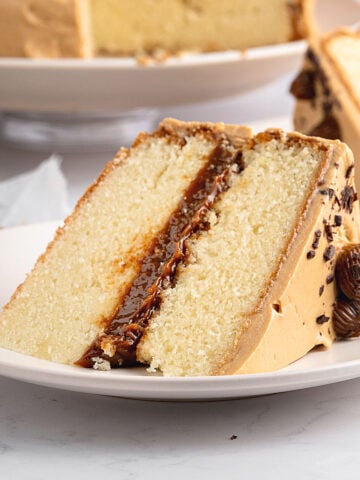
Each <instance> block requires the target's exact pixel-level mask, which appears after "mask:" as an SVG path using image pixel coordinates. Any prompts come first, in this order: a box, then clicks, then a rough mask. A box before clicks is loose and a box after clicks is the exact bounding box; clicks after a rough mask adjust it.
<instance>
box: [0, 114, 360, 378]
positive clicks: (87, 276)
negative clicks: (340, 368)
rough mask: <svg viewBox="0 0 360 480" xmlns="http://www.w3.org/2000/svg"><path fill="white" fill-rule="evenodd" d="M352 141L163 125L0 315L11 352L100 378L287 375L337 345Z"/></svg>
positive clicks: (73, 221)
mask: <svg viewBox="0 0 360 480" xmlns="http://www.w3.org/2000/svg"><path fill="white" fill-rule="evenodd" d="M358 213H359V211H358V202H357V197H356V193H355V190H354V187H353V157H352V154H351V152H350V151H349V149H348V148H347V147H346V146H345V145H344V144H342V143H340V142H332V141H326V140H320V139H313V138H308V137H304V136H302V135H299V134H285V133H284V132H281V131H279V130H269V131H266V132H264V133H262V134H259V135H257V136H255V137H252V136H251V134H250V131H249V130H248V129H246V128H244V127H235V126H225V125H223V124H197V123H188V124H187V123H182V122H177V121H175V120H165V121H164V122H163V123H162V124H161V125H160V126H159V128H158V130H157V131H156V132H154V133H153V134H152V135H147V134H141V135H140V136H139V137H138V139H137V140H136V141H135V143H134V145H133V147H132V148H131V149H130V150H126V149H122V150H120V152H119V154H118V155H117V156H116V157H115V159H114V160H113V161H112V162H110V163H109V164H108V165H107V167H106V168H105V170H104V171H103V172H102V174H101V175H100V177H99V179H98V180H97V181H96V182H95V184H94V185H93V186H92V187H90V189H89V190H88V191H87V192H86V194H85V195H84V197H83V198H82V199H81V200H80V201H79V203H78V205H77V207H76V209H75V211H74V212H73V214H72V215H71V216H70V217H69V218H68V219H67V220H66V222H65V225H64V227H62V228H61V229H60V230H59V231H58V232H57V234H56V237H55V239H54V241H53V242H52V243H51V244H50V245H49V247H48V249H47V251H46V252H45V254H44V255H43V256H42V257H40V259H39V260H38V262H37V264H36V266H35V268H34V269H33V271H32V272H31V273H30V274H29V275H28V277H27V279H26V280H25V282H24V284H23V285H21V286H20V287H19V288H18V290H17V291H16V292H15V294H14V295H13V297H12V299H11V300H10V302H9V303H8V305H7V306H6V307H5V309H4V311H3V313H2V314H1V316H0V345H1V346H2V347H4V348H8V349H11V350H15V351H18V352H21V353H24V354H28V355H33V356H37V357H40V358H44V359H48V360H51V361H55V362H61V363H70V364H72V363H76V364H78V365H82V366H93V367H94V368H97V369H107V368H110V367H121V366H131V365H134V364H138V362H141V363H143V364H145V365H149V366H150V369H151V370H152V371H154V370H157V369H158V370H160V371H162V372H163V373H164V374H165V375H216V374H232V373H254V372H264V371H270V370H275V369H278V368H281V367H283V366H285V365H287V364H289V363H290V362H292V361H294V360H296V359H298V358H300V357H301V356H302V355H304V354H305V353H306V352H308V351H309V350H310V349H311V348H313V347H314V346H315V345H325V346H327V347H330V346H331V344H332V342H333V341H334V339H335V337H336V334H335V332H334V328H333V322H332V310H333V305H334V302H335V300H336V297H337V293H338V292H337V286H336V282H335V281H334V271H335V259H336V256H337V253H338V252H340V251H341V249H342V248H343V247H344V246H346V245H348V244H351V243H356V242H358V241H359V224H358Z"/></svg>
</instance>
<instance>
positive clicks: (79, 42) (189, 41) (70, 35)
mask: <svg viewBox="0 0 360 480" xmlns="http://www.w3.org/2000/svg"><path fill="white" fill-rule="evenodd" d="M309 2H310V0H267V1H264V0H223V1H221V2H219V1H217V0H156V1H153V0H137V1H136V2H134V1H133V0H1V2H0V56H3V57H7V56H8V57H31V58H58V57H89V56H96V55H113V56H119V55H120V56H121V55H142V54H150V55H152V54H156V53H157V52H158V51H159V50H161V51H162V52H166V53H167V54H174V53H179V52H182V51H196V52H199V51H216V50H229V49H244V48H248V47H255V46H259V45H269V44H275V43H282V42H288V41H291V40H295V39H298V38H303V37H304V36H305V35H306V33H307V28H308V27H307V24H308V16H307V14H306V12H307V9H306V6H307V4H308V3H309Z"/></svg>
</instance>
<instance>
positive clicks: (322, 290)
mask: <svg viewBox="0 0 360 480" xmlns="http://www.w3.org/2000/svg"><path fill="white" fill-rule="evenodd" d="M324 289H325V285H321V287H320V288H319V297H321V295H322V294H323V293H324Z"/></svg>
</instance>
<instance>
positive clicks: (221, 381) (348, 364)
mask: <svg viewBox="0 0 360 480" xmlns="http://www.w3.org/2000/svg"><path fill="white" fill-rule="evenodd" d="M55 227H56V224H54V223H43V224H37V225H29V226H26V227H16V228H10V229H3V230H0V266H1V272H2V275H1V278H0V305H3V304H4V303H5V302H6V301H7V300H8V298H9V296H10V295H11V293H12V291H13V290H14V288H15V286H16V285H17V284H18V283H19V282H20V281H21V280H22V279H23V278H24V275H25V272H26V271H28V270H29V269H30V268H31V266H32V265H33V263H34V261H35V259H36V257H37V256H38V254H39V253H41V252H42V250H43V249H44V247H45V245H46V243H47V242H48V241H49V239H50V238H51V237H52V234H53V232H54V230H55ZM0 374H1V375H4V376H6V377H11V378H14V379H17V380H22V381H25V382H30V383H35V384H39V385H45V386H49V387H55V388H61V389H66V390H73V391H79V392H87V393H95V394H101V395H114V396H119V397H125V398H139V399H153V400H155V399H158V400H217V399H228V398H240V397H246V396H252V395H264V394H270V393H277V392H284V391H290V390H298V389H302V388H308V387H314V386H319V385H326V384H330V383H335V382H340V381H343V380H348V379H351V378H355V377H358V376H360V339H359V340H352V341H346V342H338V343H336V344H335V345H334V346H333V348H332V349H331V350H329V351H317V352H315V351H313V352H311V353H309V354H308V355H306V356H305V357H304V358H303V359H301V360H299V361H297V362H295V363H294V364H292V365H290V366H289V367H287V368H285V369H283V370H280V371H278V372H274V373H266V374H256V375H241V376H240V375H234V376H220V377H193V378H164V377H161V376H152V375H149V374H147V373H146V371H145V369H142V368H137V369H118V370H112V371H110V372H97V371H94V370H87V369H82V368H78V367H72V366H66V365H60V364H56V363H51V362H48V361H44V360H39V359H36V358H32V357H28V356H25V355H21V354H18V353H15V352H10V351H9V350H4V349H0Z"/></svg>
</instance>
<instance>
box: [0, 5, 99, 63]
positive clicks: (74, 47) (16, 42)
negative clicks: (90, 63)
mask: <svg viewBox="0 0 360 480" xmlns="http://www.w3.org/2000/svg"><path fill="white" fill-rule="evenodd" d="M89 28H90V26H89V18H88V11H87V5H86V2H84V1H82V0H1V1H0V57H31V58H59V57H87V56H90V54H91V51H92V48H91V40H90V37H89Z"/></svg>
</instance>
